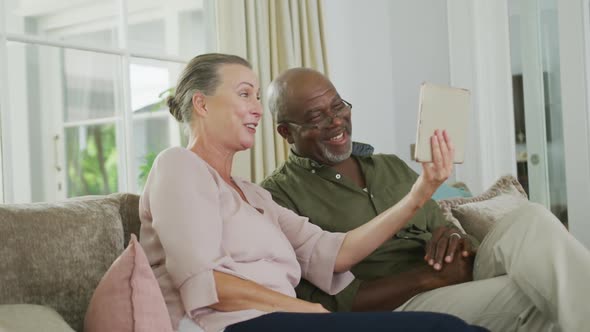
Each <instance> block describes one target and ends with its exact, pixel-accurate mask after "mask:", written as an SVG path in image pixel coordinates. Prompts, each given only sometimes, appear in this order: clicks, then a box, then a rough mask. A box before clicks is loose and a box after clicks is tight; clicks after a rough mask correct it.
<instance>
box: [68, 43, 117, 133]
mask: <svg viewBox="0 0 590 332" xmlns="http://www.w3.org/2000/svg"><path fill="white" fill-rule="evenodd" d="M63 67H64V81H65V88H66V90H65V101H66V102H65V106H66V107H65V112H64V120H65V121H66V122H71V121H84V120H90V119H98V118H105V117H113V116H114V115H115V114H116V113H115V110H116V107H115V105H117V101H118V100H119V101H120V100H122V98H123V96H122V83H121V80H120V79H117V78H118V77H120V75H121V66H120V58H119V57H118V56H116V55H111V54H101V53H93V52H85V51H78V50H72V49H66V50H64V51H63ZM119 104H120V105H121V104H122V103H119Z"/></svg>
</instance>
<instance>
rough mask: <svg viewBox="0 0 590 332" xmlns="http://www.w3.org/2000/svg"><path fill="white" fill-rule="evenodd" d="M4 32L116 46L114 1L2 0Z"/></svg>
mask: <svg viewBox="0 0 590 332" xmlns="http://www.w3.org/2000/svg"><path fill="white" fill-rule="evenodd" d="M5 8H6V12H7V31H8V32H11V33H19V34H27V35H34V36H37V37H41V38H44V39H50V40H60V41H66V42H72V43H78V44H82V45H88V46H93V47H116V46H117V45H118V43H117V23H118V21H119V19H118V9H117V1H115V0H106V1H89V0H67V1H64V0H44V1H39V0H6V4H5Z"/></svg>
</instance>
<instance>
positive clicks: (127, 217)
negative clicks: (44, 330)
mask: <svg viewBox="0 0 590 332" xmlns="http://www.w3.org/2000/svg"><path fill="white" fill-rule="evenodd" d="M138 204H139V196H137V195H133V194H112V195H108V196H86V197H80V198H76V199H70V200H67V201H64V202H57V203H33V204H4V205H0V304H14V303H30V304H40V305H46V306H49V307H52V308H53V309H55V310H56V311H57V312H59V313H60V314H61V315H62V316H63V317H64V319H65V320H66V321H67V322H68V323H69V324H70V326H72V328H74V329H76V330H78V331H81V330H82V329H83V323H84V315H85V313H86V308H87V306H88V303H89V301H90V298H91V296H92V293H93V291H94V289H95V288H96V286H97V285H98V282H99V281H100V279H101V278H102V276H103V275H104V273H105V272H106V270H107V269H108V268H109V267H110V265H111V264H112V262H113V261H114V260H115V259H116V258H117V257H118V255H119V254H120V253H121V252H122V250H123V248H124V246H125V245H126V243H127V242H128V241H129V237H130V234H131V233H135V234H137V235H139V226H140V222H139V216H138Z"/></svg>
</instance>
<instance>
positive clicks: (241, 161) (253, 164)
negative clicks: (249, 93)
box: [215, 0, 327, 182]
mask: <svg viewBox="0 0 590 332" xmlns="http://www.w3.org/2000/svg"><path fill="white" fill-rule="evenodd" d="M215 3H216V8H215V12H216V31H217V49H218V51H219V52H222V53H230V54H236V55H240V56H242V57H245V58H247V59H248V60H249V61H250V62H251V63H252V66H253V67H254V70H255V71H256V73H257V74H258V77H259V79H260V87H261V90H262V91H261V92H262V93H261V96H262V103H263V105H264V108H265V114H264V116H263V117H262V121H261V124H260V125H259V127H258V130H257V132H256V144H255V146H254V148H253V149H251V150H250V151H244V152H241V153H238V155H237V156H236V159H235V160H234V169H233V174H234V175H238V176H241V177H244V178H247V179H249V180H251V181H253V182H260V181H262V179H264V178H265V177H266V176H267V175H269V174H270V173H272V171H273V170H274V169H275V168H276V167H277V166H279V165H280V164H281V163H282V162H283V161H284V160H285V158H286V157H287V155H288V152H289V148H288V145H287V144H286V142H285V141H284V139H283V138H282V137H281V136H280V135H279V134H278V133H277V132H276V125H275V123H274V121H273V119H272V116H271V115H270V113H269V112H268V107H267V101H266V88H267V87H268V85H269V84H270V82H271V81H272V80H273V79H274V78H275V77H277V76H278V75H279V74H280V73H282V72H283V71H284V70H286V69H289V68H293V67H309V68H314V69H316V70H318V71H320V72H323V73H325V74H327V67H326V66H327V64H326V51H325V46H324V40H323V37H324V33H323V31H322V1H321V0H217V1H216V2H215Z"/></svg>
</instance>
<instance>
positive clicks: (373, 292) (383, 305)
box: [352, 257, 473, 311]
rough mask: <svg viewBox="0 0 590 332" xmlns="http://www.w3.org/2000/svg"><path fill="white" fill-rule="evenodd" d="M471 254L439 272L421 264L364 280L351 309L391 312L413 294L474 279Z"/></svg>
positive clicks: (447, 265)
mask: <svg viewBox="0 0 590 332" xmlns="http://www.w3.org/2000/svg"><path fill="white" fill-rule="evenodd" d="M472 270H473V257H467V258H463V257H462V258H460V259H456V260H455V261H453V262H452V263H449V264H446V265H445V266H444V267H443V269H442V270H441V271H435V270H433V269H432V267H430V266H427V265H424V266H421V267H418V268H416V269H414V270H411V271H407V272H402V273H398V274H395V275H392V276H388V277H384V278H380V279H376V280H372V281H363V282H362V283H361V285H360V287H359V289H358V291H357V293H356V296H355V298H354V301H353V303H352V311H390V310H394V309H396V308H397V307H399V306H400V305H402V304H404V303H405V302H406V301H408V300H409V299H411V298H412V297H413V296H415V295H417V294H420V293H423V292H426V291H429V290H432V289H436V288H440V287H444V286H449V285H454V284H459V283H463V282H468V281H471V280H473V272H472Z"/></svg>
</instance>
